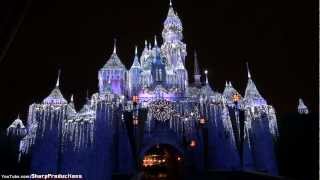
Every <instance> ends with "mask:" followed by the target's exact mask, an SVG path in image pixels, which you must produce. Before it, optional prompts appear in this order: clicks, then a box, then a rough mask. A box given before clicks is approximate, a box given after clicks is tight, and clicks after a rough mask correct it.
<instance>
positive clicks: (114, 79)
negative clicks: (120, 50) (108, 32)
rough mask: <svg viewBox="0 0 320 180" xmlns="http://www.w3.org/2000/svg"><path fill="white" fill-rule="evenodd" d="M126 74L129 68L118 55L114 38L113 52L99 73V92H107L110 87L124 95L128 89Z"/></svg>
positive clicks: (114, 91)
mask: <svg viewBox="0 0 320 180" xmlns="http://www.w3.org/2000/svg"><path fill="white" fill-rule="evenodd" d="M126 76H127V69H126V67H125V66H124V65H123V64H122V62H121V60H120V58H119V57H118V55H117V47H116V40H114V48H113V53H112V54H111V56H110V58H109V60H108V61H107V63H106V64H105V65H104V66H103V67H102V68H101V69H100V71H99V73H98V78H99V92H100V93H106V92H107V91H108V89H109V87H110V88H111V91H112V92H113V93H115V94H118V95H124V94H125V90H126Z"/></svg>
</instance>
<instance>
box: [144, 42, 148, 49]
mask: <svg viewBox="0 0 320 180" xmlns="http://www.w3.org/2000/svg"><path fill="white" fill-rule="evenodd" d="M144 47H145V48H148V41H147V40H144Z"/></svg>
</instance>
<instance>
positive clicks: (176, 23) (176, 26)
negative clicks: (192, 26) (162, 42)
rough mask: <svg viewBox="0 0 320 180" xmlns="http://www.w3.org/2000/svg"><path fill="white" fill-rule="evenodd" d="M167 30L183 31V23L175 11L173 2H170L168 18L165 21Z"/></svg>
mask: <svg viewBox="0 0 320 180" xmlns="http://www.w3.org/2000/svg"><path fill="white" fill-rule="evenodd" d="M164 29H165V30H169V29H171V30H174V31H175V30H178V31H180V32H181V31H182V23H181V20H180V18H179V17H178V15H177V14H176V13H175V12H174V10H173V7H172V3H171V2H170V6H169V11H168V15H167V18H166V20H165V21H164Z"/></svg>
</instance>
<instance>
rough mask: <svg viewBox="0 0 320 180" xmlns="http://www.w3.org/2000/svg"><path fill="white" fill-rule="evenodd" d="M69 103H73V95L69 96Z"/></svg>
mask: <svg viewBox="0 0 320 180" xmlns="http://www.w3.org/2000/svg"><path fill="white" fill-rule="evenodd" d="M70 102H73V94H71V97H70Z"/></svg>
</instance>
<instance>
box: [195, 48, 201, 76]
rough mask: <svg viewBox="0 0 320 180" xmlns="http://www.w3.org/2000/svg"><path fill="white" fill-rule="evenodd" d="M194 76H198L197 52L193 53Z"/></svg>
mask: <svg viewBox="0 0 320 180" xmlns="http://www.w3.org/2000/svg"><path fill="white" fill-rule="evenodd" d="M194 75H200V68H199V63H198V56H197V51H194Z"/></svg>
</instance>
